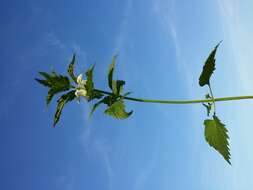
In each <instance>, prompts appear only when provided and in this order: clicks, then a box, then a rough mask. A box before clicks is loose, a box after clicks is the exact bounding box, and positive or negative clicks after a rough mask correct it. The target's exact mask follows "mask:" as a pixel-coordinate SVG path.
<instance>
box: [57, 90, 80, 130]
mask: <svg viewBox="0 0 253 190" xmlns="http://www.w3.org/2000/svg"><path fill="white" fill-rule="evenodd" d="M75 97H76V96H75V90H72V91H70V92H68V93H66V94H64V95H62V96H61V97H60V98H59V99H58V100H57V107H56V112H55V115H54V124H53V126H54V127H55V125H56V124H57V123H58V121H59V119H60V117H61V113H62V109H63V107H64V106H65V104H66V103H67V102H69V101H72V100H73V99H74V98H75Z"/></svg>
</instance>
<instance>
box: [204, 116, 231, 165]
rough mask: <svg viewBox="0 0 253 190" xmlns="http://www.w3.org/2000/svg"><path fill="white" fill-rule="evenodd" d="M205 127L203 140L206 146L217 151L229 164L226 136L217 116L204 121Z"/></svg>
mask: <svg viewBox="0 0 253 190" xmlns="http://www.w3.org/2000/svg"><path fill="white" fill-rule="evenodd" d="M204 125H205V138H206V141H207V142H208V144H209V145H210V146H211V147H213V148H214V149H215V150H217V151H218V152H219V153H220V154H221V155H222V156H223V158H224V159H225V160H226V161H227V162H228V163H229V164H231V162H230V152H229V143H228V139H229V137H228V134H227V132H228V131H227V129H226V128H225V125H224V124H223V123H221V121H220V120H219V118H218V117H217V116H215V115H214V116H213V119H206V120H205V121H204Z"/></svg>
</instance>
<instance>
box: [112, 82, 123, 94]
mask: <svg viewBox="0 0 253 190" xmlns="http://www.w3.org/2000/svg"><path fill="white" fill-rule="evenodd" d="M112 84H113V85H112V88H113V93H114V94H116V95H120V94H121V92H122V91H123V86H124V85H125V81H123V80H113V81H112Z"/></svg>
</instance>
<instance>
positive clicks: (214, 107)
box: [208, 84, 216, 115]
mask: <svg viewBox="0 0 253 190" xmlns="http://www.w3.org/2000/svg"><path fill="white" fill-rule="evenodd" d="M208 87H209V91H210V94H211V97H212V101H213V109H214V112H213V114H214V115H215V114H216V106H215V98H214V96H213V91H212V88H211V85H210V84H208Z"/></svg>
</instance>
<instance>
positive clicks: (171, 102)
mask: <svg viewBox="0 0 253 190" xmlns="http://www.w3.org/2000/svg"><path fill="white" fill-rule="evenodd" d="M95 91H97V92H100V93H103V94H107V95H113V93H111V92H107V91H103V90H98V89H95ZM123 98H124V99H125V100H130V101H135V102H146V103H158V104H199V103H205V102H225V101H233V100H245V99H253V96H231V97H222V98H214V99H199V100H155V99H143V98H133V97H129V96H127V97H123Z"/></svg>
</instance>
